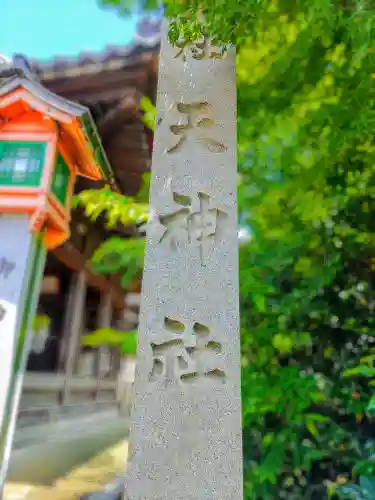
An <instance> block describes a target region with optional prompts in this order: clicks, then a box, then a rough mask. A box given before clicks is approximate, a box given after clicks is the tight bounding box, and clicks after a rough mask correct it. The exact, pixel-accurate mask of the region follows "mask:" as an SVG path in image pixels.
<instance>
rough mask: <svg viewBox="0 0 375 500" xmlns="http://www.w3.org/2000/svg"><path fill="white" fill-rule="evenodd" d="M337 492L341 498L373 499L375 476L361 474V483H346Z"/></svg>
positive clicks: (374, 496)
mask: <svg viewBox="0 0 375 500" xmlns="http://www.w3.org/2000/svg"><path fill="white" fill-rule="evenodd" d="M336 493H337V494H338V496H339V498H342V499H349V500H372V499H373V498H375V478H374V477H367V476H361V477H360V479H359V485H357V484H346V485H344V486H340V487H339V488H338V489H337V490H336Z"/></svg>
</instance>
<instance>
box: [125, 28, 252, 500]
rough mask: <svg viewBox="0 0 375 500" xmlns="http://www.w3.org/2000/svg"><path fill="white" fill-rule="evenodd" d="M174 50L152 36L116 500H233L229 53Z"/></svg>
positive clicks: (235, 400) (236, 420)
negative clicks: (143, 237) (125, 449)
mask: <svg viewBox="0 0 375 500" xmlns="http://www.w3.org/2000/svg"><path fill="white" fill-rule="evenodd" d="M165 28H166V27H165ZM180 42H181V43H179V44H178V47H172V46H171V45H170V44H169V43H168V41H167V37H166V29H165V30H164V37H163V41H162V46H161V52H160V66H159V83H158V98H157V123H158V126H157V127H156V132H155V147H154V154H153V166H152V179H151V190H150V206H151V207H152V211H151V213H150V218H149V226H148V231H147V252H146V258H145V267H144V273H143V285H142V305H141V314H140V322H139V335H138V359H137V369H136V379H135V404H134V412H133V423H132V429H131V434H130V450H129V460H128V467H127V479H126V484H127V489H126V495H125V497H126V498H127V499H129V500H143V499H163V500H176V499H178V500H207V499H209V500H241V499H242V497H243V481H242V467H243V463H242V429H241V395H240V338H239V305H238V257H237V253H238V237H237V231H238V230H237V204H236V199H237V161H236V150H237V142H236V78H235V60H236V58H235V50H234V49H229V50H228V51H227V52H226V53H223V52H222V51H221V49H220V48H218V47H214V46H213V45H212V43H211V41H210V40H209V39H207V38H204V39H203V40H200V41H199V42H198V43H196V44H188V43H186V42H185V41H183V40H180Z"/></svg>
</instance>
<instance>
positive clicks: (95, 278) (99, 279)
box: [53, 242, 125, 309]
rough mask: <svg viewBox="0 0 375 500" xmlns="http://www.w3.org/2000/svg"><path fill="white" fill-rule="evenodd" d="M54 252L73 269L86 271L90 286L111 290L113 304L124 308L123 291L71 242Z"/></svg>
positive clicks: (106, 290)
mask: <svg viewBox="0 0 375 500" xmlns="http://www.w3.org/2000/svg"><path fill="white" fill-rule="evenodd" d="M53 254H54V255H55V257H56V258H57V259H59V260H60V261H61V262H62V263H63V264H65V266H66V267H68V268H69V269H71V270H72V271H75V272H80V271H84V273H85V275H86V279H87V284H88V286H91V287H92V288H96V289H97V290H100V291H102V292H109V293H110V294H111V297H112V302H113V306H114V307H115V308H117V309H124V307H125V306H124V293H123V291H122V290H121V289H118V288H115V287H114V286H113V285H112V284H111V283H110V281H109V280H108V279H107V278H105V276H102V275H100V274H96V273H95V272H94V270H93V269H92V267H91V266H90V264H89V263H88V262H87V261H86V259H85V257H84V256H83V255H82V254H81V253H80V252H79V251H78V250H77V249H76V248H74V246H73V245H72V244H71V243H69V242H68V243H65V244H64V245H62V246H60V247H59V248H57V249H56V250H54V252H53Z"/></svg>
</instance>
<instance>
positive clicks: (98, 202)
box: [75, 187, 148, 227]
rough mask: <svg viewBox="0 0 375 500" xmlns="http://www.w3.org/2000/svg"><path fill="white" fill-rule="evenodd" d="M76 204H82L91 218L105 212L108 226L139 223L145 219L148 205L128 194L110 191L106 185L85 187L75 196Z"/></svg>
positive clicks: (93, 218)
mask: <svg viewBox="0 0 375 500" xmlns="http://www.w3.org/2000/svg"><path fill="white" fill-rule="evenodd" d="M75 204H76V206H79V205H83V206H84V207H85V214H86V215H87V217H89V218H91V219H92V220H96V219H97V218H98V217H99V216H101V215H103V214H105V216H106V220H107V225H108V227H116V225H117V224H123V225H124V226H127V225H132V224H140V223H142V222H145V221H146V220H147V212H148V205H147V204H144V203H138V202H137V201H136V200H135V199H134V198H132V197H130V196H123V195H122V194H119V193H114V192H112V191H111V190H110V189H109V188H108V187H105V188H103V189H87V190H86V191H82V192H81V193H80V194H78V195H77V196H76V199H75Z"/></svg>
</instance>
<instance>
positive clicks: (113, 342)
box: [81, 328, 137, 355]
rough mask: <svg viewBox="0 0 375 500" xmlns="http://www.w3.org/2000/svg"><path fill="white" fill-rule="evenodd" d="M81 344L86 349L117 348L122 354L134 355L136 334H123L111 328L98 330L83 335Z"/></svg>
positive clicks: (135, 351)
mask: <svg viewBox="0 0 375 500" xmlns="http://www.w3.org/2000/svg"><path fill="white" fill-rule="evenodd" d="M81 344H82V345H83V346H86V347H99V346H112V347H117V348H118V349H120V350H121V352H122V353H123V354H133V355H134V354H136V353H137V334H136V332H123V331H119V330H114V329H113V328H100V329H98V330H95V331H93V332H91V333H89V334H87V335H84V336H83V337H82V339H81Z"/></svg>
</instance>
